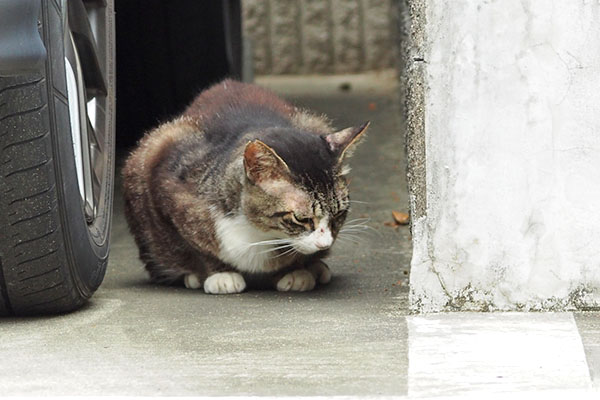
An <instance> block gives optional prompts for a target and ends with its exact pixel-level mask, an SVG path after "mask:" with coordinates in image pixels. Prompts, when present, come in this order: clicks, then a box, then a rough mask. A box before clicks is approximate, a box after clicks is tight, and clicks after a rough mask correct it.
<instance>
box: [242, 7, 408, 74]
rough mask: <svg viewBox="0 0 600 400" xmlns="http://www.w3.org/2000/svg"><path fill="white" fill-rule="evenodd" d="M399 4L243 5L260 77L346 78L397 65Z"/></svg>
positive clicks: (256, 70)
mask: <svg viewBox="0 0 600 400" xmlns="http://www.w3.org/2000/svg"><path fill="white" fill-rule="evenodd" d="M397 8H398V7H397V5H396V1H394V0H242V13H243V29H244V35H246V37H247V38H249V39H250V40H251V43H252V49H253V57H254V71H255V73H256V74H259V75H260V74H298V73H343V72H360V71H369V70H377V69H384V68H389V67H392V66H393V65H394V60H395V49H397V46H396V44H395V43H396V41H395V32H396V17H397Z"/></svg>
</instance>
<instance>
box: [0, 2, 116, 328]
mask: <svg viewBox="0 0 600 400" xmlns="http://www.w3.org/2000/svg"><path fill="white" fill-rule="evenodd" d="M38 26H39V31H40V36H41V38H42V40H43V43H44V46H45V48H46V53H47V57H46V61H45V65H44V68H43V70H42V71H40V72H38V73H31V74H29V73H28V74H23V75H19V76H12V77H0V315H4V316H6V315H39V314H49V313H62V312H68V311H72V310H74V309H77V308H79V307H81V306H82V305H83V304H85V302H86V300H87V299H88V298H89V297H90V296H91V295H92V294H93V293H94V291H95V290H96V289H97V288H98V287H99V285H100V283H101V282H102V279H103V277H104V274H105V271H106V266H107V260H108V253H109V241H110V225H111V216H112V197H113V181H114V134H115V133H114V115H115V96H114V87H115V77H114V75H115V74H114V67H115V65H114V5H113V1H112V0H109V1H90V2H86V1H81V0H69V1H68V2H67V1H66V0H62V1H61V0H41V7H40V15H39V19H38ZM78 122H79V123H78Z"/></svg>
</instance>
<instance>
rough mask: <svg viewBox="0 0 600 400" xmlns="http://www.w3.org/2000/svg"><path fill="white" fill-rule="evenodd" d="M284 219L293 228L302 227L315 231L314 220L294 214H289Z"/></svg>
mask: <svg viewBox="0 0 600 400" xmlns="http://www.w3.org/2000/svg"><path fill="white" fill-rule="evenodd" d="M283 219H284V221H286V222H287V223H288V224H291V225H293V226H298V227H302V228H304V229H307V228H310V229H314V228H315V224H314V222H313V220H312V218H304V217H300V216H298V215H296V214H294V213H293V212H289V213H287V214H286V215H285V216H284V217H283Z"/></svg>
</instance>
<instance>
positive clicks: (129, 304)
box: [0, 74, 411, 395]
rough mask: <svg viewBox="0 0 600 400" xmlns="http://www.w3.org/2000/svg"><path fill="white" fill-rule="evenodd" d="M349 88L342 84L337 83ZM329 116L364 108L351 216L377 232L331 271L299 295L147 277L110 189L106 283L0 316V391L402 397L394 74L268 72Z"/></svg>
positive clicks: (406, 242)
mask: <svg viewBox="0 0 600 400" xmlns="http://www.w3.org/2000/svg"><path fill="white" fill-rule="evenodd" d="M343 82H348V83H349V84H350V87H351V89H350V90H348V91H341V90H339V89H338V86H339V84H340V83H343ZM261 83H263V84H265V85H267V86H270V87H272V88H273V89H275V90H276V91H283V92H286V93H287V94H288V95H289V97H290V98H292V99H293V100H294V101H296V102H297V103H298V104H300V105H304V106H308V107H311V108H313V109H316V110H318V111H321V112H325V113H327V114H328V115H330V116H331V117H332V118H333V119H334V121H335V124H336V125H337V126H339V127H345V126H350V125H353V124H358V123H360V122H362V121H364V120H371V121H372V126H371V128H370V133H369V137H368V140H367V141H366V143H365V144H364V145H363V146H362V147H361V148H360V149H359V150H358V151H357V152H356V155H355V157H354V159H353V162H352V165H353V172H352V173H351V176H352V182H351V188H352V196H353V199H355V200H359V201H364V202H365V203H355V205H354V210H353V211H352V213H351V216H350V219H352V218H362V217H366V218H370V219H371V220H370V222H369V225H370V226H372V227H373V229H374V231H373V233H371V234H367V235H364V236H362V238H361V239H360V243H359V244H353V243H338V244H336V245H335V248H334V251H333V255H332V257H331V258H330V260H329V264H330V266H331V269H332V272H333V274H334V278H333V280H332V282H331V284H330V285H329V286H327V287H323V288H319V289H318V290H316V291H313V292H308V293H294V294H287V293H286V294H283V293H277V292H274V291H262V292H259V291H251V292H247V293H242V294H239V295H231V296H210V295H205V294H204V293H202V292H200V291H192V290H186V289H179V288H167V287H160V286H153V285H150V284H149V283H148V282H147V278H146V274H145V272H144V271H143V269H142V265H141V263H140V261H139V260H138V259H137V249H136V248H135V245H134V243H133V240H132V238H131V236H130V235H129V233H128V231H127V227H126V224H125V221H124V218H123V207H122V201H121V197H120V193H118V194H117V196H116V201H115V216H114V225H113V240H112V255H111V259H110V263H109V267H108V272H107V275H106V278H105V282H104V284H103V285H102V286H101V288H100V289H99V290H98V292H97V293H96V295H95V296H94V297H93V299H92V300H91V301H90V303H89V305H88V306H87V307H85V308H84V309H82V310H80V311H78V312H75V313H72V314H70V315H66V316H57V317H52V318H30V319H8V320H3V321H1V322H0V338H2V340H0V359H1V360H2V361H1V362H0V393H1V394H3V395H17V394H27V395H44V394H52V395H63V394H69V395H74V394H77V395H107V394H125V395H251V394H252V395H404V394H406V391H407V387H406V382H407V368H408V360H407V348H406V343H407V328H406V322H405V318H404V315H405V312H406V310H407V279H408V266H409V261H410V253H411V251H410V248H411V246H410V239H409V232H408V228H407V227H401V228H398V229H394V228H391V227H387V226H384V225H383V223H384V222H385V221H390V220H391V215H390V213H391V211H392V210H400V211H406V210H407V207H408V200H407V194H406V190H405V188H406V182H405V180H404V178H403V177H404V174H403V173H402V172H403V170H404V159H403V150H404V148H403V143H402V133H401V132H400V131H399V123H398V120H397V118H398V104H397V100H396V96H397V90H396V86H395V80H394V77H393V75H389V74H387V75H386V74H383V75H370V76H359V77H354V78H351V77H332V78H313V79H308V80H307V79H301V78H297V79H287V78H279V79H271V80H269V79H265V80H261Z"/></svg>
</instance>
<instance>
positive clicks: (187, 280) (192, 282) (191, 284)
mask: <svg viewBox="0 0 600 400" xmlns="http://www.w3.org/2000/svg"><path fill="white" fill-rule="evenodd" d="M183 283H184V284H185V287H186V288H188V289H198V288H199V287H200V286H202V284H201V283H200V279H198V275H196V274H187V275H186V276H185V277H184V278H183Z"/></svg>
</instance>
